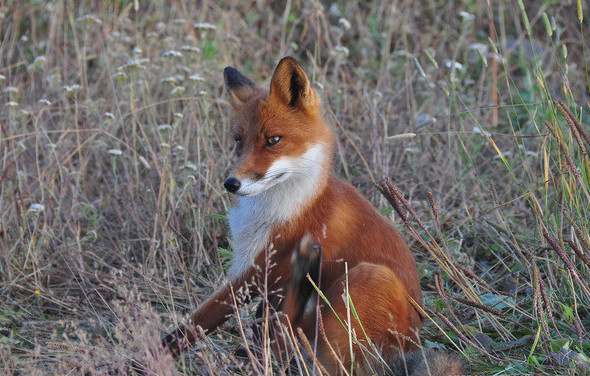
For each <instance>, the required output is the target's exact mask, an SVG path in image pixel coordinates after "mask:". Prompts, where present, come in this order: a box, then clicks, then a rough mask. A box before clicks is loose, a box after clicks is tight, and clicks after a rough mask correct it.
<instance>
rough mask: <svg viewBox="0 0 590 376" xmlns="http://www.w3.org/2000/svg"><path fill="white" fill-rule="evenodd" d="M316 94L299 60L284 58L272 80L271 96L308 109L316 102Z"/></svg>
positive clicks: (279, 100) (292, 105)
mask: <svg viewBox="0 0 590 376" xmlns="http://www.w3.org/2000/svg"><path fill="white" fill-rule="evenodd" d="M314 94H315V93H314V92H313V90H312V88H311V84H310V82H309V79H308V78H307V75H306V74H305V72H304V71H303V68H301V66H300V65H299V63H297V60H295V59H293V58H292V57H284V58H282V59H281V61H279V64H278V65H277V68H276V69H275V72H274V74H273V75H272V79H271V81H270V97H271V98H273V99H274V100H277V101H278V102H280V103H282V104H284V105H286V106H289V107H293V108H298V109H306V108H308V107H309V106H311V105H312V104H314V103H315V102H314V101H315V95H314Z"/></svg>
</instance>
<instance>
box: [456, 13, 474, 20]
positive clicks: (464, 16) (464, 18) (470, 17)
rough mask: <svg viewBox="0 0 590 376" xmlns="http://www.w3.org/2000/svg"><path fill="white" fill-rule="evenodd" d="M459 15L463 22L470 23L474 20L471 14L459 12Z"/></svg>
mask: <svg viewBox="0 0 590 376" xmlns="http://www.w3.org/2000/svg"><path fill="white" fill-rule="evenodd" d="M459 15H460V16H461V18H462V19H463V21H471V20H474V19H475V16H474V15H473V14H471V13H467V12H465V11H464V10H462V11H460V12H459Z"/></svg>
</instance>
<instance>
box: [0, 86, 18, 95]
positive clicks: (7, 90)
mask: <svg viewBox="0 0 590 376" xmlns="http://www.w3.org/2000/svg"><path fill="white" fill-rule="evenodd" d="M2 92H3V93H11V94H17V93H18V88H17V87H15V86H7V87H6V88H5V89H4V90H2Z"/></svg>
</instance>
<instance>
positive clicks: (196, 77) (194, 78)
mask: <svg viewBox="0 0 590 376" xmlns="http://www.w3.org/2000/svg"><path fill="white" fill-rule="evenodd" d="M188 79H189V80H191V81H200V82H204V81H205V78H203V76H201V75H200V74H198V73H195V74H193V75H191V76H189V78H188Z"/></svg>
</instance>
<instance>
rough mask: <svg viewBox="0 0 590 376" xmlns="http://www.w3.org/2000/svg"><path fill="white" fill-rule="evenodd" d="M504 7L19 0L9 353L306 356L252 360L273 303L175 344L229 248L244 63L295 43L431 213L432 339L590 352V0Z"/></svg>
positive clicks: (425, 252) (362, 168)
mask: <svg viewBox="0 0 590 376" xmlns="http://www.w3.org/2000/svg"><path fill="white" fill-rule="evenodd" d="M491 3H492V6H491V7H489V8H488V6H487V3H486V2H483V1H462V2H459V1H449V2H434V1H426V2H417V1H408V0H403V1H399V2H395V4H393V5H392V4H390V2H387V1H384V0H375V1H370V2H363V1H341V2H337V3H335V4H334V5H329V4H326V3H323V2H319V1H316V0H314V1H309V2H299V1H292V0H285V1H276V2H272V1H267V0H261V1H256V2H232V1H227V2H225V1H220V2H215V3H214V2H207V1H203V2H195V3H192V2H181V1H173V2H166V1H152V2H143V1H141V2H138V3H137V4H139V8H138V9H135V6H134V5H135V2H133V1H131V2H128V1H112V2H98V1H80V2H75V1H68V0H62V1H55V2H51V3H46V2H44V1H23V2H19V1H8V2H3V3H2V5H0V75H1V76H0V103H1V104H0V373H6V374H12V373H20V374H27V375H28V374H51V373H56V374H72V373H78V372H80V370H84V371H87V372H89V373H91V374H104V373H106V372H107V370H108V369H116V368H121V367H124V366H125V365H126V364H128V363H129V360H130V359H142V360H143V361H144V362H146V363H147V364H148V365H149V367H150V368H151V369H153V370H154V372H155V373H156V374H162V375H166V374H176V373H184V374H196V373H199V374H204V373H207V372H209V373H210V374H221V373H224V374H233V373H235V372H237V369H240V368H244V367H245V368H247V369H249V372H251V373H255V374H261V373H265V374H269V373H271V371H272V370H273V369H274V370H275V371H274V372H276V370H277V369H280V368H281V367H284V366H285V364H287V361H285V360H281V359H274V358H272V359H271V358H269V352H268V351H263V354H264V356H263V358H262V360H261V361H260V362H259V363H256V362H254V363H253V364H243V363H240V362H239V361H237V360H236V359H235V358H234V357H233V355H232V350H233V349H234V348H235V347H236V346H238V345H240V344H242V345H243V344H244V343H245V344H247V345H249V346H253V345H252V344H251V341H250V336H251V333H250V331H249V329H248V327H249V325H251V324H250V323H249V322H251V320H250V319H249V318H248V316H250V315H251V311H252V308H251V307H242V308H241V309H240V311H239V312H240V314H241V315H240V317H242V320H240V321H236V320H232V321H231V322H230V324H228V325H226V326H225V327H224V330H222V331H220V332H219V334H216V335H213V336H211V337H210V338H209V339H203V341H202V342H201V343H199V346H200V351H197V352H195V353H193V354H189V355H188V356H187V357H185V358H183V359H182V361H181V362H180V363H178V364H177V367H174V366H173V365H172V362H171V360H170V359H167V358H166V357H163V356H160V355H161V354H159V353H158V339H159V336H160V334H161V332H163V331H166V330H168V329H170V328H171V327H173V326H174V325H176V324H177V323H178V322H180V321H182V319H183V315H185V314H186V313H187V312H188V311H189V310H190V309H192V307H195V306H197V305H198V304H199V302H201V301H202V300H203V299H204V298H205V297H207V296H208V295H209V294H210V293H211V292H212V290H214V289H215V287H216V286H218V285H219V283H220V279H221V278H223V269H224V267H225V265H226V261H227V259H228V257H229V254H230V253H229V251H227V249H229V248H230V245H229V243H228V240H227V225H226V223H225V221H224V215H225V213H226V210H227V207H228V205H229V200H228V196H227V194H226V193H225V192H223V190H222V182H223V180H224V179H225V175H226V172H227V171H228V169H229V167H230V165H231V163H232V153H231V136H230V134H229V129H230V124H228V118H227V110H228V108H227V107H228V106H227V103H226V101H225V93H224V89H223V80H222V74H221V71H222V69H223V67H225V66H227V65H231V66H234V67H236V68H238V69H240V70H241V71H242V72H243V73H244V74H246V75H247V76H249V77H251V78H252V79H254V80H255V81H257V82H265V80H268V79H269V77H270V74H271V73H272V71H273V68H274V66H275V64H276V63H277V61H278V60H279V58H280V57H282V56H285V55H292V56H295V57H297V58H298V59H299V60H300V61H301V63H302V65H303V66H304V67H305V69H306V71H307V73H308V74H309V76H310V77H311V78H312V81H313V82H314V85H315V87H316V89H317V90H318V92H319V93H320V94H321V96H322V98H323V100H324V104H325V110H326V111H325V113H326V117H327V119H328V120H329V121H330V122H331V123H332V124H334V126H335V129H336V130H337V131H338V134H339V135H340V139H339V141H340V142H339V143H338V149H337V162H336V169H337V171H338V173H339V174H340V175H342V176H344V177H345V178H346V179H347V180H349V181H351V182H353V183H354V184H355V185H356V186H357V187H359V188H360V189H361V190H362V191H363V192H364V194H365V195H366V196H367V197H369V198H370V199H371V200H372V202H373V203H374V204H375V205H376V206H377V207H379V208H381V209H382V211H383V212H384V213H385V214H386V215H390V213H392V211H391V207H390V206H389V204H388V202H387V200H386V199H385V198H383V197H382V196H381V195H380V193H379V190H378V189H376V188H375V186H374V183H375V182H376V181H380V180H381V179H382V178H384V177H390V178H391V179H392V181H393V182H394V184H395V186H396V187H397V189H398V190H399V192H401V194H400V196H401V198H402V199H403V200H402V201H404V202H406V203H407V205H408V207H411V208H413V210H414V211H415V217H412V215H410V219H408V220H407V223H406V224H407V226H409V227H411V228H412V231H407V233H406V238H407V239H408V241H410V242H411V245H412V246H413V247H414V248H415V250H416V258H417V260H418V262H419V269H420V272H421V274H422V277H423V279H422V281H423V288H424V291H425V297H426V303H427V306H428V307H429V310H430V311H429V312H427V313H428V315H429V317H431V318H432V321H429V322H428V323H427V325H426V328H425V330H424V333H423V343H424V344H425V345H426V347H446V348H447V349H449V350H450V351H457V352H460V353H461V354H462V356H463V357H464V359H465V361H466V362H468V363H469V364H470V367H471V368H472V369H473V370H475V371H481V372H486V373H492V372H500V371H502V372H506V373H509V374H520V373H527V372H528V373H538V374H547V375H552V374H557V373H559V374H574V373H575V372H578V373H579V372H584V370H585V372H587V371H588V367H589V362H588V358H587V355H585V354H588V351H589V349H590V340H589V338H588V330H590V320H589V319H588V316H589V312H588V307H589V306H590V296H589V295H588V293H587V291H586V288H587V287H588V285H584V283H587V281H588V277H589V274H590V268H589V267H588V265H586V264H584V263H583V258H580V257H579V256H578V253H577V252H582V254H585V255H586V256H588V252H590V248H589V246H588V243H589V242H590V238H589V237H588V234H589V233H590V221H589V220H588V218H590V211H589V208H588V207H589V206H590V199H589V197H588V191H589V189H590V188H589V187H590V178H589V176H590V168H589V167H588V155H587V154H586V152H585V151H586V150H588V149H590V145H589V144H588V143H587V141H586V140H584V139H583V137H579V136H576V127H575V126H573V127H568V123H569V124H573V123H572V122H573V121H574V120H573V119H572V117H571V116H570V115H566V116H568V118H564V117H563V116H562V115H561V113H560V111H562V112H563V111H566V110H564V108H569V109H571V110H573V118H578V119H581V122H580V123H581V125H582V129H585V130H586V132H589V129H588V124H589V121H588V120H587V119H588V115H589V110H590V108H589V107H588V106H587V105H586V104H587V103H588V101H589V89H588V87H589V81H588V74H589V69H588V66H587V58H586V59H585V58H584V53H586V55H587V51H586V49H587V48H588V47H589V46H588V45H587V42H588V41H589V40H590V31H589V30H590V27H589V25H588V22H589V21H588V19H590V17H588V14H587V12H588V7H587V4H586V3H583V2H581V1H578V3H579V4H580V7H581V9H582V13H581V14H582V16H583V19H582V20H581V21H580V19H579V16H578V13H577V9H576V5H577V4H576V2H575V1H572V2H571V3H567V2H566V3H565V4H554V3H540V2H535V1H528V2H525V3H524V9H525V11H524V12H522V11H521V10H520V8H519V5H518V3H516V2H514V3H513V2H510V1H498V2H495V1H494V2H491ZM582 3H583V4H582ZM461 11H463V12H465V13H460V12H461ZM543 12H545V13H546V14H547V20H548V24H549V29H551V35H549V32H548V31H547V30H546V24H545V23H544V16H543ZM525 17H526V20H527V21H528V25H529V29H528V30H527V28H526V25H527V22H526V21H525ZM490 24H492V25H493V26H494V31H495V34H494V32H492V31H491V29H490ZM490 33H491V35H492V36H493V38H489V37H490ZM490 40H494V41H495V42H494V43H493V44H492V43H491V42H490ZM584 43H586V44H584ZM564 46H566V47H565V48H566V50H567V56H565V57H564V55H565V54H564V50H563V49H564ZM494 49H497V50H498V54H495V53H494V52H493V51H494ZM453 62H455V63H453ZM459 64H460V65H459ZM553 100H563V102H564V104H563V105H559V106H555V105H554V104H553ZM492 103H498V104H499V107H494V106H492V105H491V104H492ZM564 106H565V107H564ZM558 109H559V110H560V111H558ZM566 113H567V112H564V114H566ZM545 122H547V123H548V124H549V129H551V132H550V131H549V129H548V128H547V127H546V126H545V125H544V124H545ZM496 123H497V125H496ZM405 133H414V134H415V137H407V138H395V137H392V136H395V135H399V134H405ZM578 133H579V132H578ZM584 142H586V144H585V148H584V147H582V145H584ZM565 155H568V157H567V159H566V157H565ZM429 194H431V196H432V197H431V198H430V199H429ZM433 205H435V206H436V210H435V212H436V215H434V216H433V215H432V214H431V213H432V212H433V211H434V210H433V207H432V206H433ZM400 208H401V212H400V213H399V214H400V215H401V214H402V213H403V212H404V211H406V210H407V208H406V207H404V206H403V204H402V206H400ZM400 215H394V214H391V217H392V220H393V221H394V222H395V223H396V225H398V227H400V228H403V227H404V226H405V225H404V223H403V221H402V220H401V219H400ZM418 223H422V225H418ZM543 234H548V235H550V238H551V239H553V240H552V242H551V243H548V242H547V241H546V238H547V237H544V236H543ZM554 242H555V244H553V243H554ZM570 242H571V243H570ZM571 244H574V245H573V246H572V245H571ZM556 249H559V251H557V252H556ZM576 249H577V251H576ZM566 260H567V261H566ZM564 262H565V264H564ZM436 276H438V277H436ZM238 328H243V332H244V333H245V334H244V336H242V335H241V333H240V330H238ZM266 350H268V349H266ZM569 358H571V361H570V359H569ZM272 367H274V368H272ZM121 369H123V368H121ZM243 372H247V370H245V371H243Z"/></svg>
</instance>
